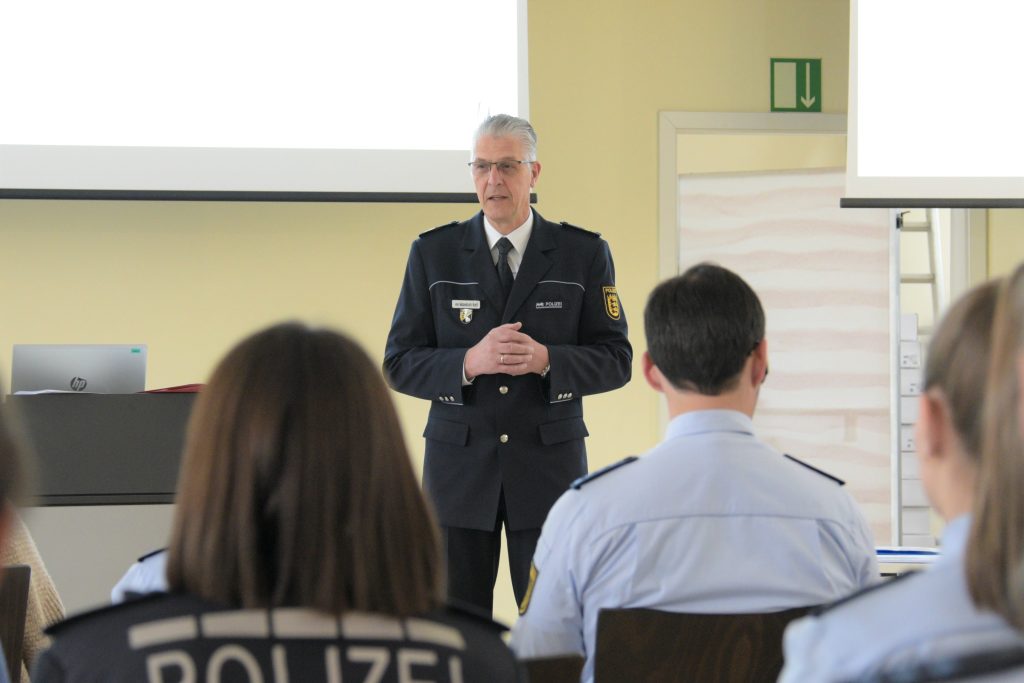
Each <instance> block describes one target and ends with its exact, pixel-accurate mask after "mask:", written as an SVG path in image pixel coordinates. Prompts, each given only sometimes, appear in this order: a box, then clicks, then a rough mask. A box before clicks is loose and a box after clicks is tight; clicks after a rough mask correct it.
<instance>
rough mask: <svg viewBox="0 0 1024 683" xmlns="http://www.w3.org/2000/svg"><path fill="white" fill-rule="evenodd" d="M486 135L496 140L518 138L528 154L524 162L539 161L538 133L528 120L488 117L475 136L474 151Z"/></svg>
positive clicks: (510, 117)
mask: <svg viewBox="0 0 1024 683" xmlns="http://www.w3.org/2000/svg"><path fill="white" fill-rule="evenodd" d="M485 135H490V136H492V137H496V138H506V137H508V138H516V139H517V140H519V141H520V142H521V143H523V149H524V150H525V152H526V158H525V159H522V161H537V131H535V130H534V129H533V126H531V125H530V122H529V121H527V120H526V119H521V118H519V117H518V116H510V115H508V114H495V115H494V116H489V117H487V119H486V120H485V121H484V122H483V123H481V124H480V127H479V128H477V129H476V133H475V134H474V135H473V149H476V143H477V142H478V141H479V140H480V138H482V137H483V136H485Z"/></svg>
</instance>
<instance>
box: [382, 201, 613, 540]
mask: <svg viewBox="0 0 1024 683" xmlns="http://www.w3.org/2000/svg"><path fill="white" fill-rule="evenodd" d="M509 322H522V323H523V327H522V330H521V331H522V332H524V333H526V334H528V335H530V336H531V337H532V338H533V339H534V340H536V341H537V342H539V343H541V344H544V345H545V346H547V348H548V353H549V357H550V371H549V372H548V374H547V376H545V377H543V378H542V377H541V376H540V375H539V374H535V373H534V374H529V375H523V376H511V375H504V374H496V375H481V376H479V377H476V378H475V380H474V381H473V383H472V384H471V385H469V386H463V384H462V377H463V374H462V370H463V360H464V358H465V355H466V351H467V350H468V349H469V347H471V346H473V345H474V344H476V343H477V342H478V341H480V339H482V338H483V337H484V335H486V334H487V333H488V332H489V331H490V330H491V329H492V328H494V327H497V326H498V325H501V324H504V323H509ZM632 356H633V351H632V347H631V346H630V344H629V340H628V339H627V327H626V316H625V314H624V312H623V311H622V307H621V304H620V302H619V298H618V293H617V291H616V289H615V267H614V265H613V263H612V258H611V253H610V251H609V249H608V244H607V243H606V242H605V241H604V240H603V239H601V237H600V235H598V234H597V233H593V232H590V231H588V230H584V229H582V228H577V227H575V226H571V225H569V224H566V223H552V222H550V221H547V220H545V219H544V218H542V217H541V216H540V214H537V213H536V212H535V213H534V224H533V232H532V233H531V235H530V240H529V242H528V243H527V246H526V250H525V253H524V254H523V259H522V263H521V265H520V268H519V272H518V274H517V275H516V279H515V283H514V285H513V287H512V290H511V293H510V294H509V297H508V300H507V302H506V301H504V300H503V296H502V289H501V284H500V282H499V280H498V275H497V271H496V270H495V267H494V262H493V260H492V257H491V253H490V249H489V246H488V244H487V238H486V235H485V233H484V227H483V214H481V213H478V214H477V215H476V216H474V217H473V218H471V219H469V220H467V221H463V222H461V223H452V224H449V225H445V226H441V227H439V228H435V229H434V230H430V231H428V232H425V233H423V234H421V235H420V236H419V239H417V240H415V241H414V242H413V245H412V249H411V251H410V253H409V260H408V264H407V266H406V271H405V279H404V281H403V283H402V291H401V294H400V295H399V298H398V304H397V306H396V308H395V315H394V318H393V320H392V324H391V332H390V334H389V335H388V340H387V346H386V348H385V352H384V373H385V375H386V377H387V379H388V381H389V383H390V384H391V386H392V387H393V388H394V389H396V390H397V391H400V392H402V393H405V394H409V395H412V396H416V397H418V398H422V399H426V400H429V401H431V406H430V414H429V417H428V420H427V425H426V429H425V430H424V432H423V436H424V437H425V438H426V453H425V462H424V473H423V481H424V487H425V488H426V490H427V493H428V495H429V496H430V498H431V499H432V501H433V503H434V506H435V509H436V510H437V514H438V518H439V521H440V523H441V524H442V525H444V526H453V527H464V528H470V529H481V530H491V529H493V528H494V520H495V518H496V515H497V510H498V500H499V495H500V493H501V492H502V491H504V496H505V504H506V510H507V515H508V524H509V528H510V529H512V530H519V529H531V528H539V527H540V526H541V525H542V524H543V522H544V518H545V516H546V515H547V512H548V510H549V509H550V508H551V506H552V505H553V504H554V502H555V500H557V499H558V497H559V496H560V495H561V494H562V493H563V492H564V491H565V490H566V489H567V488H568V486H569V484H570V483H571V482H572V481H573V480H574V479H576V478H577V477H580V476H582V475H584V474H585V473H586V470H587V461H586V448H585V446H584V442H583V439H584V437H585V436H587V434H588V432H587V427H586V425H585V424H584V422H583V403H582V399H583V397H584V396H587V395H590V394H597V393H600V392H604V391H610V390H612V389H616V388H618V387H621V386H622V385H624V384H625V383H626V382H627V381H629V378H630V373H631V367H632Z"/></svg>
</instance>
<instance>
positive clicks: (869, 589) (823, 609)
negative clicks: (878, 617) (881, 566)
mask: <svg viewBox="0 0 1024 683" xmlns="http://www.w3.org/2000/svg"><path fill="white" fill-rule="evenodd" d="M917 574H920V572H907V573H905V574H897V575H896V576H894V577H892V578H891V579H887V580H885V581H882V582H881V583H873V584H871V585H870V586H865V587H864V588H861V589H860V590H858V591H854V592H853V593H850V594H849V595H845V596H843V597H841V598H839V599H838V600H836V601H834V602H830V603H828V604H827V605H822V606H820V607H815V608H814V609H812V610H810V611H809V612H808V614H810V615H811V616H815V617H820V616H821V615H823V614H827V613H828V612H831V611H832V610H834V609H835V608H837V607H841V606H842V605H845V604H846V603H848V602H850V601H852V600H856V599H857V598H860V597H863V596H865V595H868V594H869V593H874V592H875V591H877V590H881V589H883V588H887V587H888V586H892V585H895V584H896V583H899V582H900V581H902V580H903V579H905V578H907V577H908V576H916V575H917Z"/></svg>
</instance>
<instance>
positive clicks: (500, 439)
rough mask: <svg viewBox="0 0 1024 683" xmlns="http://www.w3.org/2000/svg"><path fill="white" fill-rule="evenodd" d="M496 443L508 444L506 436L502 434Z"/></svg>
mask: <svg viewBox="0 0 1024 683" xmlns="http://www.w3.org/2000/svg"><path fill="white" fill-rule="evenodd" d="M498 441H500V442H502V443H508V434H502V435H501V436H499V437H498Z"/></svg>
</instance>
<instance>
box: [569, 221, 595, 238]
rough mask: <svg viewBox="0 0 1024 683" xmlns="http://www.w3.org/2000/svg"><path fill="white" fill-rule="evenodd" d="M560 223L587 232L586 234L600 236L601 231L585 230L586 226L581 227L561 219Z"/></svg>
mask: <svg viewBox="0 0 1024 683" xmlns="http://www.w3.org/2000/svg"><path fill="white" fill-rule="evenodd" d="M560 225H561V226H562V227H563V228H572V229H573V230H579V231H580V232H582V233H584V234H587V235H590V236H591V237H600V236H601V233H599V232H595V231H593V230H587V229H586V228H581V227H580V226H578V225H573V224H572V223H566V222H565V221H562V222H561V223H560Z"/></svg>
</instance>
